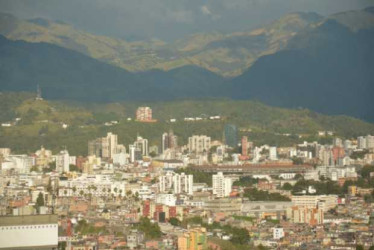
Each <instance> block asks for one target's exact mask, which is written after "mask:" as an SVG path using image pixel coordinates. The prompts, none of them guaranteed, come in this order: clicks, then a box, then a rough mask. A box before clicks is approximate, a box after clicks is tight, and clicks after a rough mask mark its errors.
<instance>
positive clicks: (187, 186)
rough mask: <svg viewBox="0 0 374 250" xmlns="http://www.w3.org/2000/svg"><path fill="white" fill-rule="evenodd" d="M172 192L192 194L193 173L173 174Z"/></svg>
mask: <svg viewBox="0 0 374 250" xmlns="http://www.w3.org/2000/svg"><path fill="white" fill-rule="evenodd" d="M173 184H174V193H175V194H182V193H185V194H189V195H193V175H192V174H190V175H186V174H185V173H181V174H175V175H174V177H173Z"/></svg>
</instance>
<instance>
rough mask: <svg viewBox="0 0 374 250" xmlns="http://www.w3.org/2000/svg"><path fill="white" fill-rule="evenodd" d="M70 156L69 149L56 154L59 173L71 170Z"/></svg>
mask: <svg viewBox="0 0 374 250" xmlns="http://www.w3.org/2000/svg"><path fill="white" fill-rule="evenodd" d="M69 166H70V156H69V152H68V151H67V150H63V151H61V152H60V153H59V154H58V155H56V170H57V171H58V172H59V173H63V172H69V171H70V168H69Z"/></svg>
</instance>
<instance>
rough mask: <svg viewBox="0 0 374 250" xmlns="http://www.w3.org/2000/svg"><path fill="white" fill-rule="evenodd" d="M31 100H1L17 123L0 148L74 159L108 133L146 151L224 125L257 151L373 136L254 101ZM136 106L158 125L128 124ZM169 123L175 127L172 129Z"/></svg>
mask: <svg viewBox="0 0 374 250" xmlns="http://www.w3.org/2000/svg"><path fill="white" fill-rule="evenodd" d="M30 97H31V95H30V94H16V93H2V94H0V107H1V106H2V105H4V104H6V103H8V102H9V100H10V99H12V100H18V101H17V102H15V103H14V105H12V106H11V107H10V108H9V111H11V112H12V114H13V116H12V117H9V116H5V115H4V114H3V113H0V121H9V119H11V120H13V119H14V118H16V117H19V118H21V121H19V122H18V124H17V125H14V126H12V127H0V147H11V148H12V149H14V150H15V152H19V153H22V152H34V151H35V150H36V149H38V148H39V147H40V146H41V145H44V146H45V147H47V148H50V149H52V150H54V152H56V151H58V150H61V149H62V148H64V147H65V146H66V147H67V148H68V150H69V152H70V153H72V154H76V155H85V154H86V153H87V142H88V141H89V140H91V139H93V138H96V137H98V136H103V135H104V134H105V133H106V132H109V131H111V132H114V133H116V134H118V135H119V142H120V143H124V144H125V145H128V144H130V143H133V141H134V140H135V137H136V135H137V133H139V134H140V135H141V136H144V137H145V138H147V139H149V141H150V145H159V144H160V136H161V134H162V133H163V132H165V131H168V130H169V129H173V130H174V132H175V133H176V134H177V135H178V137H179V139H178V141H179V143H180V144H184V143H186V142H187V138H188V137H189V136H191V135H193V134H206V135H209V136H211V137H212V139H213V140H221V139H222V132H223V127H224V125H225V124H227V123H232V124H236V125H237V126H238V128H239V129H240V135H247V136H249V138H250V140H253V141H254V142H255V144H256V145H260V144H263V143H268V144H270V145H278V146H282V145H294V144H295V143H300V142H302V141H304V140H320V141H321V142H323V143H325V142H330V141H331V139H332V138H318V137H316V136H315V135H316V133H317V131H320V130H328V131H334V133H335V134H336V135H337V136H340V137H343V138H353V137H356V136H358V135H365V134H370V133H371V134H373V133H374V124H371V123H367V122H364V121H361V120H358V119H354V118H351V117H347V116H326V115H321V114H318V113H315V112H311V111H309V110H291V109H283V108H276V107H271V106H267V105H264V104H262V103H259V102H254V101H232V100H224V99H216V100H204V101H202V100H200V101H199V100H184V101H173V102H125V103H111V104H89V105H88V104H82V103H72V102H71V101H69V102H67V101H36V100H34V99H33V98H30ZM139 105H149V106H150V107H151V108H152V109H153V115H154V118H156V119H158V122H157V123H139V122H135V121H133V120H132V121H128V120H127V118H134V114H135V110H136V108H137V107H138V106H139ZM212 115H220V116H221V120H209V119H206V120H202V121H194V122H186V121H184V120H183V118H184V117H202V118H204V117H209V116H212ZM170 118H175V119H177V121H176V122H175V123H170V122H169V119H170ZM112 120H117V121H119V124H117V125H113V126H105V125H104V123H105V122H109V121H112ZM63 123H65V124H68V125H69V126H68V128H66V129H64V128H62V124H63ZM285 134H290V135H285ZM300 136H301V137H300Z"/></svg>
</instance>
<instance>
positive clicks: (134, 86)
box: [0, 8, 374, 121]
mask: <svg viewBox="0 0 374 250" xmlns="http://www.w3.org/2000/svg"><path fill="white" fill-rule="evenodd" d="M0 34H3V35H4V36H1V37H0V59H1V61H0V83H1V84H0V90H1V91H32V90H35V88H36V84H39V85H40V86H41V88H42V91H43V95H44V96H45V97H47V98H50V99H68V100H79V101H91V102H97V101H100V102H112V101H123V100H139V101H143V100H153V101H155V100H173V99H181V98H207V97H228V98H234V99H257V100H260V101H262V102H265V103H268V104H271V105H276V106H282V107H291V108H297V107H303V108H309V109H312V110H315V111H319V112H323V113H327V114H346V115H352V116H355V117H358V118H362V119H366V120H369V121H373V120H374V109H373V105H371V103H372V100H371V99H372V96H374V82H373V81H374V78H373V77H374V75H373V74H374V71H373V70H372V69H374V61H373V60H374V51H373V47H372V46H371V45H372V44H374V43H373V42H374V8H367V9H364V10H358V11H350V12H344V13H338V14H335V15H332V16H329V17H327V18H325V17H321V16H319V15H317V14H315V13H292V14H289V15H286V16H285V17H283V18H280V19H279V20H277V21H274V22H273V23H271V24H269V25H265V26H264V27H260V28H258V29H255V30H252V31H248V32H238V33H234V34H219V33H210V34H196V35H191V36H190V37H187V38H185V39H183V40H179V41H175V42H173V43H172V44H166V43H164V42H162V41H156V40H154V41H140V42H127V41H124V40H119V39H114V38H108V37H103V36H96V35H93V34H89V33H86V32H84V31H79V30H76V29H74V28H73V27H72V26H70V25H67V24H65V23H62V22H57V21H49V20H45V19H32V20H19V19H17V18H15V17H14V16H11V15H8V14H2V15H0ZM21 40H22V41H21ZM161 69H163V70H161ZM164 70H165V71H164ZM222 75H224V76H231V77H229V78H227V77H223V76H222ZM232 76H236V77H232Z"/></svg>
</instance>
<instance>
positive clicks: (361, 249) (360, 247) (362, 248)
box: [356, 245, 364, 250]
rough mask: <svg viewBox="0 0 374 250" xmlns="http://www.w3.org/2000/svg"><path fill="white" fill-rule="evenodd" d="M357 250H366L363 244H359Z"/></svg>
mask: <svg viewBox="0 0 374 250" xmlns="http://www.w3.org/2000/svg"><path fill="white" fill-rule="evenodd" d="M356 250H364V247H363V246H362V245H357V246H356Z"/></svg>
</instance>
